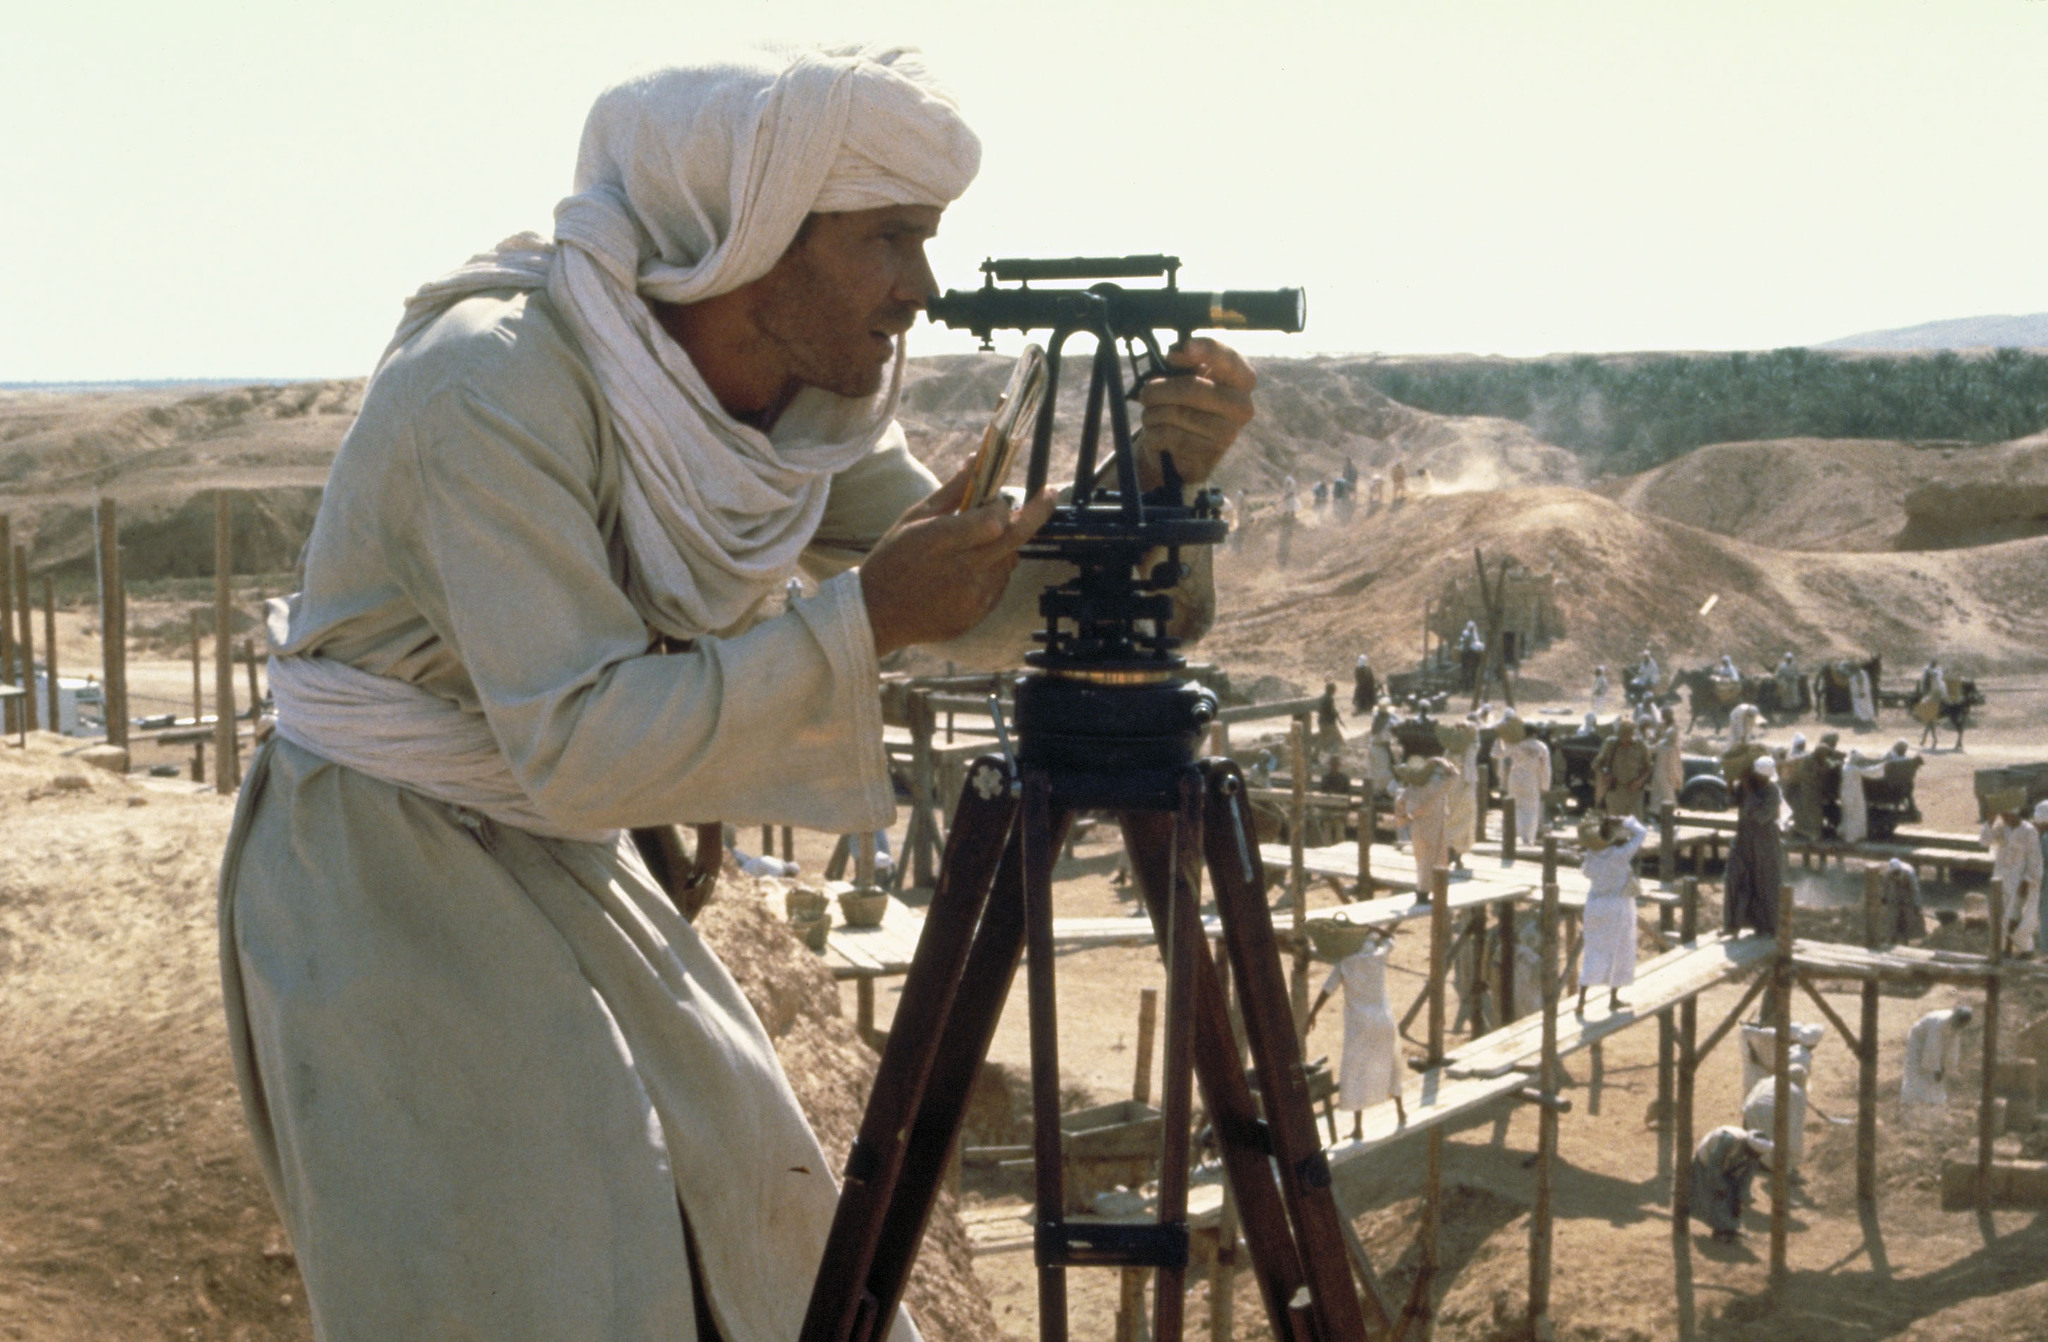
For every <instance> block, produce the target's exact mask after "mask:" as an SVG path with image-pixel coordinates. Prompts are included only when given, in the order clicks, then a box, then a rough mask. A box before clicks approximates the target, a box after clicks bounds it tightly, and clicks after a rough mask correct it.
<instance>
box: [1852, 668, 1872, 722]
mask: <svg viewBox="0 0 2048 1342" xmlns="http://www.w3.org/2000/svg"><path fill="white" fill-rule="evenodd" d="M1849 716H1850V717H1852V718H1854V719H1856V725H1857V726H1859V727H1875V726H1876V725H1877V700H1876V698H1875V697H1874V696H1872V694H1871V693H1870V672H1868V671H1866V670H1864V669H1863V668H1862V667H1860V666H1859V667H1857V668H1856V670H1855V671H1854V672H1853V673H1852V674H1851V675H1850V677H1849Z"/></svg>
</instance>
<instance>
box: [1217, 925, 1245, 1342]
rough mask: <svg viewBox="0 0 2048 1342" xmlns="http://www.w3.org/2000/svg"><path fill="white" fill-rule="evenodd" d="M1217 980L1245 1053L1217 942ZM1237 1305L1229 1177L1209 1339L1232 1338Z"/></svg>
mask: <svg viewBox="0 0 2048 1342" xmlns="http://www.w3.org/2000/svg"><path fill="white" fill-rule="evenodd" d="M1215 959H1216V981H1217V985H1218V986H1219V987H1220V988H1221V989H1222V990H1223V1003H1224V1006H1225V1008H1226V1009H1227V1014H1228V1015H1229V1017H1230V1034H1231V1040H1232V1043H1233V1045H1234V1049H1235V1051H1234V1053H1233V1055H1232V1056H1234V1057H1237V1058H1243V1057H1244V1048H1245V1042H1244V1017H1243V1015H1242V1013H1241V1012H1240V1011H1239V1010H1238V1007H1237V1004H1236V1003H1235V1002H1233V1001H1232V1000H1231V991H1230V990H1231V983H1232V980H1231V974H1230V956H1229V954H1228V952H1227V949H1226V947H1225V946H1224V945H1222V944H1221V943H1218V945H1217V947H1216V952H1215ZM1236 1307H1237V1195H1236V1194H1235V1193H1233V1192H1231V1189H1230V1181H1229V1180H1228V1179H1226V1180H1224V1181H1223V1209H1222V1210H1221V1211H1220V1212H1218V1213H1217V1216H1216V1261H1215V1264H1214V1265H1213V1266H1212V1267H1211V1268H1210V1269H1209V1342H1231V1337H1232V1334H1233V1332H1234V1328H1233V1323H1234V1317H1233V1316H1234V1315H1235V1314H1236Z"/></svg>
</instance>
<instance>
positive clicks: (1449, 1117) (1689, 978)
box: [1188, 934, 1778, 1226]
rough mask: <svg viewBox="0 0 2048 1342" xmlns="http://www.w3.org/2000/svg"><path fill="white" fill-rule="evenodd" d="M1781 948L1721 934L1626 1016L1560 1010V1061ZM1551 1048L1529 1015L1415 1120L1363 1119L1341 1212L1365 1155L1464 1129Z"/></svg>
mask: <svg viewBox="0 0 2048 1342" xmlns="http://www.w3.org/2000/svg"><path fill="white" fill-rule="evenodd" d="M1777 946H1778V943H1777V941H1776V940H1775V939H1774V938H1771V937H1755V936H1750V937H1735V938H1730V937H1724V936H1720V935H1718V934H1716V935H1712V936H1705V937H1701V938H1700V939H1699V940H1698V941H1696V942H1692V943H1690V944H1687V945H1683V946H1680V947H1678V948H1677V949H1675V950H1672V951H1667V952H1666V953H1665V954H1663V955H1660V956H1657V957H1656V958H1655V959H1652V960H1646V961H1644V962H1643V964H1642V965H1641V966H1640V967H1639V968H1638V969H1637V971H1636V981H1635V983H1634V984H1633V985H1632V986H1631V987H1629V988H1625V989H1623V991H1624V992H1625V993H1627V994H1628V996H1629V997H1630V999H1631V1000H1630V1002H1629V1004H1628V1005H1627V1006H1624V1007H1623V1008H1622V1009H1621V1010H1620V1011H1617V1012H1612V1013H1610V1012H1608V1011H1607V1010H1605V1008H1604V1007H1599V1006H1594V1007H1589V1009H1588V1010H1587V1013H1586V1015H1585V1016H1583V1017H1580V1016H1577V1015H1575V1014H1573V1013H1572V1012H1570V1011H1560V1012H1559V1013H1558V1018H1557V1053H1558V1056H1559V1057H1560V1058H1563V1057H1565V1056H1568V1055H1569V1054H1572V1053H1575V1052H1577V1051H1578V1050H1580V1049H1583V1048H1587V1047H1589V1046H1591V1045H1593V1044H1597V1043H1599V1042H1601V1041H1602V1040H1603V1039H1606V1038H1607V1037H1608V1036H1609V1035H1613V1034H1618V1033H1619V1032H1621V1031H1622V1030H1626V1029H1627V1028H1629V1027H1630V1026H1632V1025H1641V1024H1643V1023H1645V1022H1648V1021H1654V1020H1655V1019H1656V1018H1657V1013H1658V1012H1660V1011H1662V1010H1664V1009H1665V1008H1667V1007H1673V1006H1676V1005H1678V1004H1679V1003H1680V1002H1683V1001H1685V1000H1686V999H1687V998H1689V997H1695V996H1697V995H1699V994H1700V993H1703V992H1705V991H1707V990H1708V989H1709V988H1713V987H1716V986H1718V985H1720V984H1722V983H1726V982H1729V981H1730V980H1734V979H1739V978H1742V977H1744V976H1746V975H1748V974H1750V973H1753V972H1755V971H1756V970H1758V969H1760V968H1761V967H1763V966H1764V965H1767V964H1768V963H1769V962H1770V959H1771V957H1772V956H1773V955H1774V954H1776V952H1777ZM1542 1051H1543V1018H1542V1016H1541V1015H1540V1014H1532V1015H1529V1016H1525V1017H1523V1018H1522V1019H1521V1020H1519V1021H1516V1022H1515V1023H1514V1024H1512V1025H1510V1026H1508V1027H1507V1028H1505V1029H1502V1030H1495V1031H1493V1032H1492V1033H1490V1034H1485V1035H1481V1036H1480V1037H1479V1038H1477V1039H1474V1040H1472V1041H1471V1042H1469V1043H1467V1044H1465V1045H1463V1046H1462V1047H1460V1048H1457V1049H1454V1050H1453V1051H1451V1052H1450V1053H1449V1054H1448V1055H1446V1057H1445V1060H1444V1065H1443V1066H1441V1067H1432V1068H1430V1069H1429V1070H1428V1071H1426V1072H1422V1073H1420V1074H1419V1075H1417V1076H1416V1077H1415V1079H1414V1080H1413V1081H1411V1082H1410V1083H1409V1084H1408V1086H1407V1087H1406V1088H1405V1089H1404V1090H1403V1091H1402V1093H1401V1102H1402V1104H1403V1105H1404V1106H1405V1107H1406V1108H1407V1110H1408V1121H1407V1123H1405V1124H1402V1123H1400V1122H1399V1121H1398V1120H1397V1119H1396V1118H1395V1115H1394V1106H1393V1104H1392V1103H1391V1102H1385V1103H1381V1104H1376V1105H1374V1106H1373V1107H1372V1108H1370V1109H1366V1110H1364V1111H1363V1113H1362V1119H1361V1121H1362V1125H1363V1135H1362V1136H1361V1137H1359V1138H1357V1139H1355V1140H1351V1139H1347V1140H1345V1141H1341V1142H1336V1143H1333V1144H1332V1145H1330V1146H1329V1147H1327V1148H1326V1152H1327V1154H1328V1158H1329V1161H1330V1174H1331V1178H1332V1180H1333V1181H1334V1186H1335V1188H1336V1193H1337V1202H1338V1205H1339V1206H1346V1205H1352V1204H1353V1202H1354V1201H1355V1199H1356V1197H1357V1195H1358V1194H1359V1192H1360V1190H1361V1188H1362V1186H1363V1184H1364V1182H1365V1180H1366V1177H1367V1174H1368V1170H1367V1167H1366V1165H1365V1164H1364V1158H1365V1157H1366V1156H1369V1155H1371V1154H1372V1153H1373V1152H1374V1151H1377V1150H1379V1149H1380V1148H1381V1147H1383V1146H1386V1145H1388V1144H1390V1143H1392V1142H1395V1141H1399V1140H1402V1139H1405V1138H1408V1137H1412V1136H1414V1135H1416V1134H1418V1133H1423V1132H1427V1131H1428V1130H1429V1129H1431V1128H1433V1127H1436V1126H1438V1125H1441V1124H1446V1123H1451V1122H1455V1121H1457V1120H1458V1119H1461V1118H1464V1117H1466V1116H1468V1115H1470V1114H1473V1113H1476V1112H1477V1111H1479V1110H1481V1109H1484V1108H1485V1107H1486V1106H1488V1105H1490V1104H1492V1103H1494V1102H1495V1101H1497V1100H1501V1099H1505V1098H1506V1097H1508V1096H1510V1095H1513V1094H1514V1093H1515V1092H1516V1091H1518V1090H1521V1089H1522V1088H1523V1087H1525V1086H1528V1085H1530V1084H1531V1082H1532V1077H1531V1075H1530V1074H1529V1073H1530V1072H1533V1070H1534V1065H1535V1064H1536V1063H1537V1061H1538V1060H1539V1059H1540V1058H1541V1055H1542ZM1188 1198H1189V1221H1190V1224H1191V1225H1197V1226H1199V1225H1203V1224H1210V1225H1213V1224H1214V1220H1215V1215H1216V1212H1217V1209H1218V1208H1220V1207H1221V1205H1222V1201H1223V1191H1222V1188H1221V1187H1220V1185H1217V1186H1212V1185H1204V1186H1202V1187H1199V1188H1195V1189H1191V1190H1189V1194H1188Z"/></svg>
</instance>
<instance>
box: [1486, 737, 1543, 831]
mask: <svg viewBox="0 0 2048 1342" xmlns="http://www.w3.org/2000/svg"><path fill="white" fill-rule="evenodd" d="M1509 711H1510V712H1512V711H1513V710H1512V709H1510V710H1509ZM1493 753H1494V758H1495V759H1497V760H1498V761H1499V762H1500V764H1501V767H1502V769H1503V778H1502V790H1503V791H1504V792H1506V793H1507V796H1508V803H1507V804H1508V805H1509V806H1511V807H1513V808H1514V815H1515V837H1516V840H1517V841H1518V842H1519V843H1535V842H1537V841H1538V840H1540V839H1541V837H1542V835H1543V794H1544V793H1546V792H1548V791H1550V746H1549V745H1548V744H1547V743H1546V742H1543V741H1540V740H1538V739H1537V738H1536V737H1533V736H1531V735H1529V731H1528V727H1527V725H1526V724H1524V723H1523V722H1522V720H1521V719H1520V718H1519V717H1514V718H1508V719H1507V720H1506V721H1504V722H1502V723H1501V725H1500V731H1499V732H1498V733H1497V734H1496V735H1495V737H1494V739H1493Z"/></svg>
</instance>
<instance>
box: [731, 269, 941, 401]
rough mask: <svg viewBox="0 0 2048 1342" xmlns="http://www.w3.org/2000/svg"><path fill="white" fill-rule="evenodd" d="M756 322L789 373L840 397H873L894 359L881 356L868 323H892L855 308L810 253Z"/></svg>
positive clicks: (771, 293) (767, 297)
mask: <svg viewBox="0 0 2048 1342" xmlns="http://www.w3.org/2000/svg"><path fill="white" fill-rule="evenodd" d="M755 323H756V326H757V327H758V328H759V330H760V332H761V334H762V336H763V337H765V338H766V339H767V341H768V343H769V344H771V345H773V346H774V347H775V348H776V349H777V350H778V351H780V352H781V354H782V356H783V358H784V360H785V361H786V362H787V363H788V365H789V373H790V376H792V377H794V378H795V379H796V380H797V381H798V382H800V383H802V384H803V385H804V386H807V387H817V388H818V389H820V390H822V391H829V392H832V393H833V394H835V395H838V396H847V397H869V396H873V395H874V394H875V392H876V391H877V390H879V389H880V387H881V385H882V373H883V370H884V369H886V368H887V367H888V366H889V364H890V362H891V361H893V360H894V358H895V354H894V353H893V352H892V353H891V354H890V355H889V356H888V357H887V358H885V359H881V360H877V359H876V358H875V357H874V354H873V349H874V346H873V344H872V343H871V342H870V341H869V339H868V330H869V328H870V326H873V325H885V326H886V325H888V324H889V323H886V322H877V321H876V320H875V319H874V317H873V314H871V313H868V312H864V311H860V310H857V308H856V307H855V304H854V303H853V302H852V301H850V300H849V299H848V297H847V296H846V294H845V292H844V291H843V290H842V289H841V288H840V286H839V285H837V284H836V283H834V282H833V280H832V279H831V278H830V277H829V276H827V275H826V274H825V273H824V272H823V271H822V270H820V269H818V268H817V267H816V266H815V265H814V264H813V263H811V262H810V261H809V259H808V258H803V259H800V260H798V261H797V262H796V264H794V265H792V266H791V267H790V268H789V272H788V273H787V274H786V275H784V276H782V277H781V278H780V280H779V282H778V283H776V284H775V285H774V286H773V287H772V288H770V289H769V290H768V291H767V293H766V294H764V295H763V298H762V302H761V305H760V307H759V308H758V309H757V310H756V315H755ZM895 324H896V325H903V324H906V323H902V322H898V323H895ZM896 338H897V339H898V340H901V339H902V337H901V336H900V335H899V336H897V337H896Z"/></svg>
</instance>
